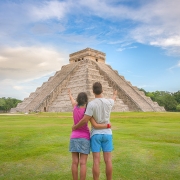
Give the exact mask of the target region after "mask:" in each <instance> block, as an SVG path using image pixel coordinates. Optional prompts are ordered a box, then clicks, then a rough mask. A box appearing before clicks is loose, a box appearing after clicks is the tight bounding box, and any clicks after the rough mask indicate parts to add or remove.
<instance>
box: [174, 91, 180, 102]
mask: <svg viewBox="0 0 180 180" xmlns="http://www.w3.org/2000/svg"><path fill="white" fill-rule="evenodd" d="M173 96H174V98H175V100H176V101H177V103H178V104H180V91H177V92H175V93H173Z"/></svg>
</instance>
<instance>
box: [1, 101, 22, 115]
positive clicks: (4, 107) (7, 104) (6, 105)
mask: <svg viewBox="0 0 180 180" xmlns="http://www.w3.org/2000/svg"><path fill="white" fill-rule="evenodd" d="M20 102H22V101H21V100H18V99H15V98H10V97H8V98H5V97H2V98H0V112H8V111H10V109H11V108H14V107H16V106H17V104H18V103H20Z"/></svg>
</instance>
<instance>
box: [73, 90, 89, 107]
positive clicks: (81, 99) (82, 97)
mask: <svg viewBox="0 0 180 180" xmlns="http://www.w3.org/2000/svg"><path fill="white" fill-rule="evenodd" d="M76 101H77V104H78V106H83V105H85V104H87V103H88V97H87V94H86V93H85V92H80V93H79V94H78V96H77V99H76Z"/></svg>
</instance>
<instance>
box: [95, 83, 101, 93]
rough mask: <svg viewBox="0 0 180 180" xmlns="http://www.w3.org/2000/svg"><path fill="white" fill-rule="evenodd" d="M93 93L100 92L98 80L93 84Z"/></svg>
mask: <svg viewBox="0 0 180 180" xmlns="http://www.w3.org/2000/svg"><path fill="white" fill-rule="evenodd" d="M93 93H94V94H97V95H99V94H101V93H102V84H101V83H100V82H95V83H94V84H93Z"/></svg>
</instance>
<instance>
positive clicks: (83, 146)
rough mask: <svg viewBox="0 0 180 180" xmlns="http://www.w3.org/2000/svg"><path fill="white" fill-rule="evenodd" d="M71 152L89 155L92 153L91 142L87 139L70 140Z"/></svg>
mask: <svg viewBox="0 0 180 180" xmlns="http://www.w3.org/2000/svg"><path fill="white" fill-rule="evenodd" d="M69 151H70V152H78V153H82V154H89V153H90V140H88V139H85V138H74V139H70V144H69Z"/></svg>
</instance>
